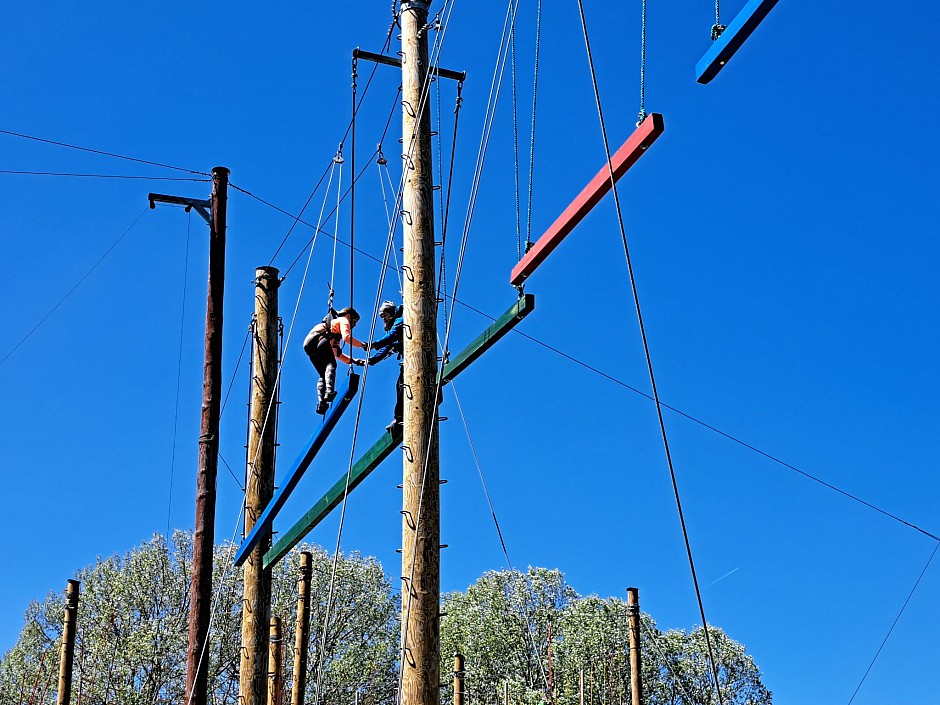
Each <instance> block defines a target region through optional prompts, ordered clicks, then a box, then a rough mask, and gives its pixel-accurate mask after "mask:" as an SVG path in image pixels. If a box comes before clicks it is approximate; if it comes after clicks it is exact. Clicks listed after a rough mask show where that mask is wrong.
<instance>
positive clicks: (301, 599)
mask: <svg viewBox="0 0 940 705" xmlns="http://www.w3.org/2000/svg"><path fill="white" fill-rule="evenodd" d="M312 571H313V555H312V554H311V553H310V552H308V551H303V552H302V553H301V554H300V580H299V581H298V583H297V630H296V632H297V633H296V638H295V641H294V684H293V687H292V689H291V697H290V703H291V705H304V691H306V689H307V653H308V649H309V646H310V575H311V573H312Z"/></svg>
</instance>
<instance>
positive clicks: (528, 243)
mask: <svg viewBox="0 0 940 705" xmlns="http://www.w3.org/2000/svg"><path fill="white" fill-rule="evenodd" d="M644 1H645V0H644ZM541 47H542V0H539V2H538V7H537V10H536V17H535V69H534V71H533V73H534V75H535V77H534V78H533V79H532V127H531V130H530V132H529V135H530V139H529V194H528V199H527V201H526V203H527V207H526V208H527V210H526V221H525V222H526V231H525V249H526V252H528V251H529V248H530V247H532V182H533V178H534V176H535V107H536V104H537V97H538V93H539V56H540V54H541ZM520 259H521V257H520Z"/></svg>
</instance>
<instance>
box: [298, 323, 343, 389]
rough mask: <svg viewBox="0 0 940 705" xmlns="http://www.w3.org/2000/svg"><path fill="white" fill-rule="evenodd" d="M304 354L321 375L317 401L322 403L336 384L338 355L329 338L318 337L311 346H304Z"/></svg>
mask: <svg viewBox="0 0 940 705" xmlns="http://www.w3.org/2000/svg"><path fill="white" fill-rule="evenodd" d="M304 352H305V353H307V357H309V358H310V362H312V363H313V366H314V368H315V369H316V371H317V374H319V375H320V379H319V380H317V401H318V402H322V401H324V400H325V398H326V395H327V394H329V393H330V392H332V391H333V387H334V385H335V384H336V355H335V354H334V353H333V346H332V345H331V344H330V341H329V340H328V339H327V338H325V337H323V336H318V337H316V338H314V339H313V340H311V341H310V344H309V345H305V346H304Z"/></svg>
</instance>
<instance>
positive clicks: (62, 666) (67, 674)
mask: <svg viewBox="0 0 940 705" xmlns="http://www.w3.org/2000/svg"><path fill="white" fill-rule="evenodd" d="M80 585H81V583H79V582H78V581H77V580H69V584H68V588H67V589H66V594H65V620H64V621H63V623H62V654H61V658H60V659H59V695H58V697H57V698H56V705H69V702H70V701H71V699H72V664H73V663H74V661H75V627H76V625H77V623H78V592H79V586H80Z"/></svg>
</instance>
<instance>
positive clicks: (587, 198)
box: [509, 113, 664, 286]
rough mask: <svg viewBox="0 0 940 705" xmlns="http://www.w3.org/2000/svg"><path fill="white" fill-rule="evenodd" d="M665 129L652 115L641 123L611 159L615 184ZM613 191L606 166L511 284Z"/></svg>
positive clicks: (525, 260)
mask: <svg viewBox="0 0 940 705" xmlns="http://www.w3.org/2000/svg"><path fill="white" fill-rule="evenodd" d="M663 129H664V127H663V116H662V115H660V114H659V113H650V114H649V115H647V116H646V119H645V120H644V121H643V122H641V123H640V126H639V127H637V128H636V130H635V131H634V132H633V134H632V135H630V137H629V138H628V139H627V141H626V142H624V143H623V146H622V147H621V148H620V149H618V150H617V152H616V154H614V155H613V156H612V157H611V159H610V161H611V166H612V167H613V172H614V181H619V180H620V177H621V176H623V175H624V174H626V173H627V170H628V169H629V168H630V167H631V166H633V165H634V164H636V162H637V160H638V159H639V158H640V157H641V156H643V152H645V151H646V150H647V149H648V148H649V146H650V145H651V144H653V142H655V141H656V138H657V137H659V136H660V135H661V134H662V133H663ZM611 187H612V184H611V179H610V171H609V170H608V168H607V165H606V164H605V165H604V167H603V168H602V169H601V170H600V171H599V172H597V176H595V177H594V178H593V179H591V182H590V183H589V184H588V185H587V186H585V187H584V190H583V191H581V193H580V194H578V197H577V198H576V199H574V200H573V201H572V202H571V205H569V206H568V207H567V208H566V209H565V211H564V212H563V213H562V214H561V215H560V216H558V219H557V220H556V221H555V222H554V223H552V226H551V227H550V228H549V229H548V230H546V231H545V232H544V233H543V235H542V237H540V238H539V239H538V242H536V243H535V244H534V245H533V246H532V248H531V249H530V250H529V251H528V252H527V253H526V254H525V256H524V257H523V258H522V259H521V260H519V262H518V264H516V266H515V267H513V270H512V275H511V277H510V279H509V283H510V284H512V285H513V286H520V285H521V284H522V283H523V282H524V281H525V280H526V279H527V278H528V277H529V275H531V274H532V272H534V271H535V270H536V268H537V267H538V266H539V265H540V264H542V262H544V261H545V258H546V257H548V256H549V255H550V254H551V253H552V251H554V249H555V248H556V247H558V245H560V244H561V241H562V240H564V239H565V237H567V235H568V233H570V232H571V231H572V230H574V229H575V226H577V224H578V223H580V222H581V221H582V220H584V217H585V216H586V215H587V214H588V213H590V212H591V209H593V208H594V206H596V205H597V204H598V203H600V201H601V199H602V198H603V197H604V196H606V195H607V193H608V192H609V191H610V189H611Z"/></svg>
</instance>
